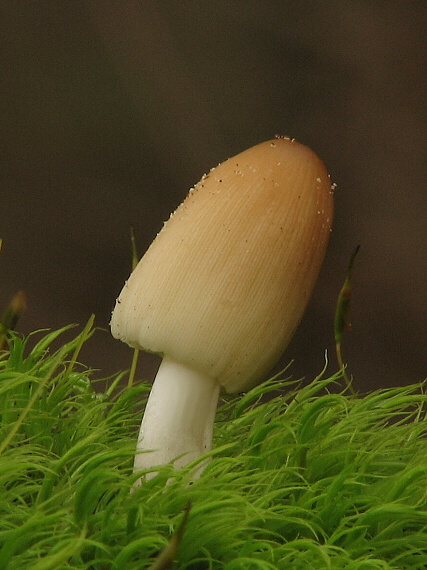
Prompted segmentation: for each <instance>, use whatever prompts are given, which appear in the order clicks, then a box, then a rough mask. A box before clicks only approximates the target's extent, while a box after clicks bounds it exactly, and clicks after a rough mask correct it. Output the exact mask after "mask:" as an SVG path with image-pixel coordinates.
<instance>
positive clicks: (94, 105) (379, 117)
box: [0, 0, 427, 389]
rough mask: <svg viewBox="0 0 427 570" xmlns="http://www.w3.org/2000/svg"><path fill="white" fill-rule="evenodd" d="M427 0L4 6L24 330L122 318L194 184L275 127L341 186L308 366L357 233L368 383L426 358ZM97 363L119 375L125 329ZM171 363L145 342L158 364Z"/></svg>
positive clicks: (2, 181)
mask: <svg viewBox="0 0 427 570" xmlns="http://www.w3.org/2000/svg"><path fill="white" fill-rule="evenodd" d="M426 16H427V10H426V4H425V2H423V1H419V2H412V1H392V0H370V1H368V0H366V1H363V0H353V1H351V0H350V1H344V0H325V1H310V0H308V1H305V0H258V1H255V0H252V1H239V0H237V1H236V0H209V1H203V0H202V1H200V0H199V1H197V2H196V1H191V0H190V1H185V2H183V1H182V0H169V1H158V2H155V1H149V0H146V1H142V0H139V1H137V0H129V1H127V0H117V1H109V0H106V1H103V0H92V1H90V0H88V1H86V2H83V1H82V2H79V1H73V2H71V1H70V2H68V1H64V0H62V1H52V2H48V1H32V2H30V1H27V2H24V1H18V0H14V1H4V0H3V1H2V2H1V3H0V27H1V30H0V31H1V46H0V48H1V51H0V54H1V55H0V57H1V61H0V64H1V65H0V74H1V86H0V87H1V90H0V98H1V101H0V237H2V238H3V251H2V253H1V256H0V303H1V305H2V306H4V305H5V304H6V303H7V302H8V300H9V298H10V297H11V296H12V294H13V293H14V292H15V291H16V290H17V289H19V288H22V289H24V290H25V291H26V293H27V296H28V309H27V311H26V313H25V315H24V316H23V318H22V320H21V322H20V326H19V328H20V330H21V331H22V332H25V333H26V332H29V331H32V330H34V329H39V328H44V327H53V328H57V327H60V326H63V325H65V324H68V323H70V322H74V323H79V324H84V323H85V322H86V320H87V318H88V317H89V315H90V314H91V313H95V314H96V316H97V324H98V325H99V326H101V327H105V328H106V327H107V325H108V321H109V315H110V311H111V309H112V307H113V304H114V300H115V297H116V296H117V295H118V293H119V291H120V289H121V286H122V284H123V282H124V280H125V278H127V276H128V274H129V271H130V242H129V228H130V226H131V225H133V227H134V230H135V235H136V239H137V243H138V246H139V250H140V252H141V254H142V253H143V251H144V250H145V249H146V248H147V247H148V245H149V243H150V242H151V241H152V239H153V238H154V236H155V235H156V233H157V232H158V230H159V229H160V227H161V225H162V222H163V221H164V220H166V219H167V218H168V216H169V213H170V211H172V210H173V209H174V208H175V207H176V206H177V205H178V203H179V202H180V201H181V200H182V198H183V197H184V196H185V194H186V192H187V190H188V188H189V187H190V186H192V185H193V184H194V183H195V182H197V180H198V179H199V178H200V176H201V175H202V174H203V173H204V172H206V171H207V170H209V168H211V167H212V166H214V165H216V164H217V163H218V162H220V161H222V160H224V159H225V158H227V157H229V156H232V155H234V154H236V153H238V152H240V151H242V150H244V149H245V148H247V147H250V146H252V145H254V144H256V143H258V142H261V141H263V140H266V139H269V138H272V137H273V136H274V135H275V134H282V135H289V136H291V137H295V138H297V139H298V140H299V141H301V142H303V143H305V144H307V145H309V146H311V147H312V148H313V149H314V150H315V151H316V152H317V153H318V154H319V155H320V156H321V157H322V159H323V160H324V161H325V163H326V165H327V166H328V168H329V170H330V172H331V177H332V179H333V181H334V182H336V183H337V185H338V188H337V191H336V194H335V196H336V216H335V225H334V232H333V236H332V240H331V243H330V247H329V251H328V255H327V259H326V261H325V264H324V267H323V270H322V273H321V276H320V279H319V282H318V287H317V288H316V291H315V294H314V296H313V299H312V302H311V304H310V307H309V309H308V311H307V313H306V314H305V317H304V319H303V322H302V323H301V326H300V328H299V329H298V332H297V334H296V335H295V337H294V340H293V341H292V343H291V345H290V346H289V348H288V350H287V352H286V355H285V358H284V360H283V362H287V361H289V360H290V359H294V360H295V362H294V364H293V366H292V368H291V371H292V373H293V375H294V376H295V377H297V378H298V377H301V376H305V377H306V378H307V379H309V378H311V377H312V376H313V375H315V374H317V373H318V372H319V371H320V370H321V368H322V366H323V362H324V352H325V350H326V349H327V350H328V352H329V359H330V365H329V370H330V371H331V372H332V371H334V370H335V369H336V364H335V359H334V353H333V345H334V343H333V325H332V321H333V314H334V307H335V300H336V296H337V293H338V291H339V289H340V287H341V283H342V280H343V277H344V273H345V270H346V266H347V263H348V260H349V257H350V255H351V253H352V251H353V249H354V248H355V246H356V245H357V244H361V251H360V254H359V257H358V259H357V262H356V268H355V276H354V298H353V305H352V321H353V330H352V332H349V333H348V334H347V336H346V337H345V345H344V352H345V358H346V360H347V361H348V363H349V370H350V371H351V372H352V373H353V374H354V376H355V385H356V387H357V388H359V389H368V388H371V387H380V386H381V387H382V386H392V385H400V384H408V383H412V382H415V381H420V380H423V378H424V377H425V372H426V367H425V364H426V361H425V347H426V332H425V327H426V288H425V278H426V256H425V249H426V248H425V246H426V239H425V237H426V234H425V229H426V228H425V226H426V224H425V222H426V198H425V196H426V185H425V181H426V175H427V172H426V162H425V156H426V146H427V145H426V129H425V122H424V113H425V95H426V91H425V78H426V74H425V55H426V49H425V48H426V45H425V24H426ZM83 357H84V359H85V361H86V362H87V363H88V364H89V365H91V366H93V367H95V368H100V369H102V374H103V375H105V374H108V373H113V372H115V371H117V370H119V369H122V368H125V367H128V366H129V362H130V357H131V354H130V351H129V350H128V349H127V347H125V346H124V345H122V343H120V342H119V341H115V340H113V339H112V338H110V335H109V333H108V332H100V333H99V334H98V335H96V336H95V338H94V339H93V340H92V341H91V342H90V343H89V345H88V347H87V348H86V351H85V353H84V355H83ZM152 370H153V363H152V362H151V361H149V360H148V359H146V358H144V359H143V361H142V368H141V373H140V374H141V375H143V376H145V377H150V375H151V374H152Z"/></svg>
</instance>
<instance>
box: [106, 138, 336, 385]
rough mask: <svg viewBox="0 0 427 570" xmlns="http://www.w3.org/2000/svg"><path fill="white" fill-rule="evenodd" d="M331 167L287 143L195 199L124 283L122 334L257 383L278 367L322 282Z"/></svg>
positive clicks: (251, 156)
mask: <svg viewBox="0 0 427 570" xmlns="http://www.w3.org/2000/svg"><path fill="white" fill-rule="evenodd" d="M332 212H333V196H332V190H331V184H330V180H329V177H328V174H327V172H326V170H325V167H324V165H323V163H322V162H321V161H320V160H319V158H318V157H317V156H316V155H315V154H314V153H313V152H312V151H311V150H310V149H309V148H307V147H305V146H303V145H301V144H299V143H297V142H296V141H293V140H290V139H285V138H277V139H274V140H272V141H267V142H264V143H261V144H259V145H257V146H255V147H253V148H250V149H249V150H246V151H245V152H242V153H241V154H239V155H237V156H235V157H233V158H230V159H229V160H227V161H225V162H223V163H222V164H220V165H219V166H217V167H216V168H215V169H212V170H211V171H210V172H209V174H207V175H206V176H204V177H203V178H202V180H201V181H200V182H199V183H198V184H197V185H196V186H195V187H194V189H192V190H191V191H190V193H189V194H188V196H187V198H186V199H185V200H184V202H183V203H182V204H181V205H180V206H179V207H178V209H177V210H176V211H175V213H174V214H172V216H171V217H170V219H169V221H168V222H166V223H165V225H164V227H163V229H162V231H161V232H160V233H159V234H158V236H157V237H156V239H155V240H154V242H153V243H152V244H151V246H150V248H149V249H148V250H147V252H146V254H145V255H144V257H143V258H142V259H141V261H140V262H139V264H138V266H137V267H136V269H135V270H134V272H133V273H132V275H131V276H130V278H129V280H128V281H127V283H126V284H125V286H124V288H123V290H122V292H121V294H120V296H119V298H118V300H117V303H116V307H115V309H114V312H113V316H112V321H111V330H112V334H113V336H115V337H116V338H119V339H121V340H123V341H124V342H126V343H128V344H130V345H131V346H134V347H139V348H142V349H144V350H147V351H151V352H156V353H160V354H167V355H168V356H169V357H171V358H173V359H175V360H177V361H179V362H182V363H183V364H186V365H188V366H190V367H193V368H195V369H196V370H200V371H203V372H206V373H208V374H210V375H212V376H213V377H215V378H217V379H218V380H219V381H220V382H221V384H222V385H223V386H224V387H225V388H226V390H227V391H228V392H237V391H241V390H246V389H248V388H250V387H252V386H253V385H254V384H255V383H256V382H257V381H258V380H259V379H260V378H261V377H262V376H263V375H264V374H265V373H267V372H268V370H269V369H270V368H271V367H272V366H273V365H274V364H275V362H276V361H277V360H278V358H279V357H280V355H281V354H282V353H283V351H284V349H285V348H286V346H287V344H288V342H289V341H290V339H291V337H292V334H293V332H294V330H295V328H296V326H297V325H298V323H299V321H300V319H301V317H302V314H303V312H304V309H305V306H306V304H307V301H308V299H309V297H310V294H311V292H312V289H313V287H314V284H315V281H316V279H317V276H318V273H319V270H320V267H321V264H322V261H323V257H324V254H325V249H326V245H327V242H328V238H329V234H330V226H331V222H332Z"/></svg>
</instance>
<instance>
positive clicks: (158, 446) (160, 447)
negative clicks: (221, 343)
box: [134, 357, 220, 484]
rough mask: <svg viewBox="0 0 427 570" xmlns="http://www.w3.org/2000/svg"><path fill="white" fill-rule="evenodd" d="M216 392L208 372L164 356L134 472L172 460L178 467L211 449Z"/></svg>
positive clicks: (150, 399)
mask: <svg viewBox="0 0 427 570" xmlns="http://www.w3.org/2000/svg"><path fill="white" fill-rule="evenodd" d="M219 391H220V384H219V382H217V380H215V379H214V378H212V377H211V376H209V375H208V374H204V373H201V372H197V371H196V370H193V369H191V368H189V367H187V366H185V365H183V364H180V363H179V362H175V361H174V360H172V359H170V358H168V357H165V358H163V361H162V363H161V365H160V367H159V370H158V372H157V375H156V378H155V380H154V384H153V387H152V389H151V392H150V396H149V398H148V401H147V406H146V408H145V412H144V417H143V419H142V423H141V429H140V432H139V437H138V443H137V454H136V456H135V462H134V472H140V471H145V470H147V469H151V468H153V467H156V466H159V465H166V464H168V463H172V462H173V463H174V466H175V467H176V468H177V469H179V468H181V467H183V466H184V465H187V464H188V463H190V462H191V461H194V460H195V459H197V458H198V457H200V456H201V455H203V454H204V453H207V452H208V451H210V450H211V447H212V434H213V424H214V419H215V412H216V408H217V404H218V396H219ZM202 469H203V468H202ZM202 469H199V472H198V474H200V472H201V471H202ZM155 475H156V472H155V471H152V472H150V473H147V474H146V475H145V478H146V479H150V478H152V477H154V476H155ZM138 483H140V481H139V482H137V484H138Z"/></svg>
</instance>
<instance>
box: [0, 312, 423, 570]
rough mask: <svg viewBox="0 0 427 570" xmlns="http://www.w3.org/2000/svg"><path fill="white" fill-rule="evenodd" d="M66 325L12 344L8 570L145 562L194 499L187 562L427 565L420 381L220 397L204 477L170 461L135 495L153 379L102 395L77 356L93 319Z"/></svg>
mask: <svg viewBox="0 0 427 570" xmlns="http://www.w3.org/2000/svg"><path fill="white" fill-rule="evenodd" d="M66 328H67V327H66ZM65 330H66V329H62V330H60V331H55V332H49V333H46V332H44V333H37V334H35V335H31V337H30V338H27V339H22V338H20V337H19V336H14V337H13V338H12V340H11V341H10V346H9V350H8V351H4V352H3V353H1V354H2V356H1V357H0V489H1V492H0V568H2V569H12V570H14V569H19V568H28V569H32V570H33V569H38V570H42V569H43V570H44V569H62V568H76V569H81V568H88V569H97V570H98V569H99V570H101V569H110V568H111V569H116V570H119V569H120V570H121V569H123V568H126V569H141V568H149V567H150V565H151V564H153V563H155V560H156V559H157V557H158V555H159V552H161V551H162V550H163V549H164V547H165V546H166V545H168V544H169V543H170V540H171V537H172V536H173V533H174V532H175V531H176V529H177V528H179V526H180V522H181V521H182V520H183V518H184V517H185V516H186V509H187V507H188V505H191V508H190V510H189V513H188V519H187V521H186V524H185V527H184V526H183V527H182V528H181V534H182V536H180V539H179V540H175V546H176V545H178V546H177V550H176V552H175V550H173V553H174V555H175V557H176V561H177V562H176V567H177V568H189V569H190V568H191V569H205V568H206V569H208V568H212V569H217V568H218V569H219V568H225V569H227V570H251V569H253V570H256V569H271V568H279V569H280V568H283V569H295V570H296V569H324V568H336V569H340V568H346V569H350V570H370V569H380V568H381V569H384V568H387V569H388V568H390V569H391V568H396V569H397V568H411V569H417V568H419V569H421V568H425V567H427V532H426V528H427V440H426V437H425V436H426V430H427V427H426V426H427V424H426V421H425V401H426V396H425V394H424V392H423V389H422V387H421V386H411V387H405V388H393V389H388V390H381V391H377V392H373V393H371V394H368V395H365V396H363V397H353V396H351V397H348V396H346V395H343V394H334V393H330V392H329V391H328V388H330V387H331V386H332V385H334V386H335V389H336V381H337V380H338V376H335V377H332V378H328V379H321V378H319V379H316V380H315V381H313V382H312V383H311V384H309V385H308V386H306V387H303V388H295V384H294V383H291V382H290V381H285V380H281V379H280V378H275V379H273V380H271V381H269V382H267V383H265V384H263V385H261V386H259V387H257V388H255V389H254V390H252V391H251V392H249V393H247V394H245V395H243V396H239V397H235V398H230V399H227V401H225V402H224V403H223V405H222V407H221V408H220V410H219V412H218V415H217V421H216V425H215V438H214V446H215V449H214V451H213V452H212V453H211V454H210V455H212V461H211V462H210V463H209V465H208V467H207V468H206V470H205V471H204V473H203V475H202V476H201V478H200V479H198V480H196V481H192V477H191V473H192V470H193V469H194V464H193V465H189V466H188V467H187V468H185V469H183V470H182V471H180V472H177V473H176V472H173V470H172V469H171V468H170V467H169V466H166V467H164V468H162V469H160V470H159V469H158V468H157V469H156V471H159V473H158V475H157V476H155V477H153V478H152V479H151V480H150V481H148V482H146V483H144V484H143V485H142V486H141V487H139V488H137V489H136V490H134V491H133V492H131V488H132V485H133V483H134V481H135V479H136V476H135V475H133V474H132V459H133V457H132V456H133V453H134V448H135V442H136V433H137V429H138V427H139V423H140V420H141V411H140V410H141V408H142V406H143V403H144V401H145V399H146V397H147V393H148V390H149V387H148V386H147V385H145V384H139V385H135V386H133V387H130V388H129V387H128V388H124V389H120V388H119V386H120V380H121V377H122V376H120V375H119V376H117V377H115V378H111V379H109V380H108V381H107V382H106V387H105V389H103V390H102V391H101V392H99V391H95V389H94V388H93V385H92V382H91V375H92V374H91V370H88V369H86V368H84V367H83V366H81V365H79V364H77V361H78V353H79V350H80V348H81V346H82V344H83V343H84V342H85V341H86V339H87V338H88V337H89V336H90V335H91V334H92V329H91V323H89V325H88V326H87V327H86V328H85V330H84V331H83V332H81V333H80V334H78V335H77V336H76V337H75V338H74V339H73V340H72V341H70V342H68V343H66V344H64V346H62V347H61V348H59V349H58V350H54V349H53V348H52V343H53V342H54V341H55V342H56V343H58V337H59V338H60V335H61V333H63V332H65ZM37 339H38V340H37ZM30 345H33V348H32V349H30V348H29V346H30ZM265 394H268V395H269V396H270V397H271V399H270V400H268V401H266V399H265V398H264V397H263V396H264V395H265ZM190 483H191V484H190ZM160 567H166V565H164V566H160V565H159V564H157V568H160Z"/></svg>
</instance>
